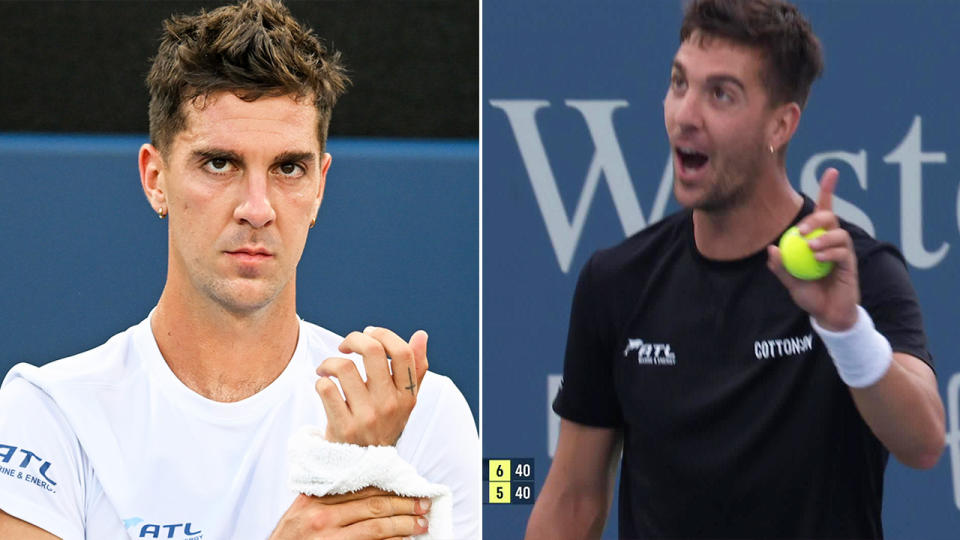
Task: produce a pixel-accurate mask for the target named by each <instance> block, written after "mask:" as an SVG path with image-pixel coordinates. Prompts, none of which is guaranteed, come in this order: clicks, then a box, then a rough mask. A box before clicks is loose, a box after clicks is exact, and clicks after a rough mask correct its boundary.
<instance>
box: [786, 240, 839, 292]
mask: <svg viewBox="0 0 960 540" xmlns="http://www.w3.org/2000/svg"><path fill="white" fill-rule="evenodd" d="M825 232H827V231H825V230H823V229H814V230H813V231H811V232H810V234H808V235H806V236H801V235H800V231H798V230H797V228H796V227H790V228H789V229H787V232H785V233H783V236H781V237H780V255H781V257H782V259H783V266H784V268H786V269H787V272H790V274H791V275H792V276H793V277H796V278H799V279H806V280H813V279H820V278H822V277H823V276H825V275H827V274H829V273H830V271H831V270H833V263H832V262H830V261H818V260H817V259H816V258H815V257H814V256H813V250H811V249H810V245H809V244H807V241H808V240H813V239H814V238H816V237H818V236H820V235H821V234H823V233H825Z"/></svg>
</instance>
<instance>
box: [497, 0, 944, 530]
mask: <svg viewBox="0 0 960 540" xmlns="http://www.w3.org/2000/svg"><path fill="white" fill-rule="evenodd" d="M796 3H797V5H798V6H799V7H800V9H801V11H803V12H804V13H805V14H806V16H807V17H808V18H809V19H810V21H811V23H812V24H813V28H814V31H815V32H816V33H817V34H818V36H819V37H820V40H821V42H822V43H823V46H824V50H825V57H826V71H825V73H824V76H823V77H822V78H821V79H820V80H819V81H817V82H816V83H815V84H814V86H813V90H812V93H811V98H810V101H809V103H808V106H807V109H806V111H805V112H804V114H803V118H802V120H801V122H800V128H799V130H798V132H797V133H796V135H795V136H794V138H793V141H792V142H791V144H790V148H789V152H788V159H787V173H788V176H789V177H790V179H791V181H792V183H793V184H794V186H795V187H797V188H798V189H799V187H800V178H801V171H802V169H803V167H804V165H805V164H806V163H807V161H808V160H809V159H810V158H811V157H812V156H814V155H815V154H819V153H824V152H833V151H845V152H851V153H854V154H857V153H860V152H861V151H863V152H865V159H866V178H867V185H866V187H863V186H861V185H859V184H858V183H857V181H856V180H855V176H854V171H853V169H852V168H851V167H850V166H849V165H847V164H843V163H839V162H836V161H828V162H825V163H824V164H823V165H822V166H821V167H820V168H819V169H818V170H817V172H816V177H817V178H819V175H820V174H821V173H822V170H823V168H825V167H826V166H836V167H837V168H838V169H839V170H840V184H839V187H838V188H837V196H838V197H839V198H840V199H842V200H845V201H847V202H849V203H851V204H853V205H854V206H855V207H857V208H859V209H860V210H861V211H862V212H864V213H865V214H866V215H867V216H869V219H870V220H871V222H872V224H873V225H874V227H875V233H876V236H877V237H878V238H880V239H883V240H886V241H889V242H892V243H893V244H895V245H897V246H898V247H900V248H901V249H902V250H904V251H906V250H908V249H913V250H917V249H919V248H920V247H921V245H922V247H924V248H925V249H926V250H927V251H930V252H933V251H935V250H936V249H937V248H938V247H940V246H941V244H943V243H946V244H949V247H948V249H947V251H946V253H945V255H944V256H943V258H942V259H940V260H939V261H937V263H936V264H934V265H932V266H930V265H929V264H917V261H919V259H917V258H914V261H913V263H912V264H911V265H910V267H909V269H910V273H911V276H912V279H913V283H914V286H915V287H916V289H917V292H918V294H919V297H920V302H921V305H922V308H923V312H924V316H925V324H926V329H927V332H928V336H929V339H930V349H931V351H932V352H933V355H934V358H935V361H936V364H937V373H938V380H939V385H940V392H941V396H943V397H944V400H945V404H946V405H947V408H948V432H951V431H955V430H951V428H950V427H949V426H950V425H951V423H954V424H955V423H956V422H957V418H956V416H957V406H956V401H957V397H956V396H955V395H954V396H950V398H951V399H948V396H947V387H948V383H949V381H950V379H951V377H954V376H957V377H960V374H958V372H960V359H958V356H957V353H956V351H957V349H958V345H960V338H958V333H957V331H956V328H957V326H958V324H957V320H958V315H960V313H958V310H957V307H956V306H957V303H958V302H957V300H958V298H960V282H958V280H957V277H956V276H957V275H958V274H960V229H958V187H960V175H958V174H957V166H956V163H957V161H958V160H960V128H958V126H960V107H958V105H957V97H956V96H957V88H958V86H960V76H958V75H957V66H960V46H958V44H957V40H956V33H957V30H958V29H960V3H958V2H953V1H946V0H944V1H934V0H928V1H916V2H907V1H889V0H888V1H874V0H847V1H843V2H827V1H798V2H796ZM681 18H682V6H681V3H680V2H678V1H676V0H661V1H646V2H633V1H616V2H615V1H601V2H587V1H573V0H564V1H562V2H557V1H545V0H543V1H538V0H522V1H521V0H486V1H484V3H483V29H482V33H483V86H484V87H483V105H482V107H483V110H482V120H483V136H482V143H483V219H484V221H483V250H484V251H483V357H484V362H483V380H484V385H483V394H484V396H483V397H484V400H483V406H484V410H483V429H484V432H483V446H484V456H485V457H488V458H497V457H524V456H529V457H533V458H535V459H536V488H537V490H538V491H539V489H540V488H541V487H542V486H543V482H544V480H545V479H546V475H547V471H548V469H549V466H550V458H549V456H548V453H547V449H548V431H547V430H548V427H547V426H548V421H547V419H548V416H549V412H548V411H549V409H548V406H549V402H550V400H551V399H552V397H553V396H552V395H548V391H547V375H548V374H550V373H554V374H559V373H560V372H561V371H562V364H563V351H564V345H565V340H566V332H567V322H568V317H569V309H570V300H571V297H572V293H573V288H574V285H575V281H576V277H577V274H578V272H579V270H580V268H581V267H582V266H583V264H584V262H585V261H586V259H587V258H588V257H589V255H590V254H591V253H592V252H593V251H594V250H596V249H597V248H599V247H605V246H609V245H612V244H615V243H617V242H619V241H620V240H621V239H623V238H624V236H625V234H626V233H625V231H624V227H623V226H622V225H621V222H620V220H619V218H618V214H617V212H616V211H615V208H614V204H613V198H612V196H611V191H610V190H609V189H608V187H607V183H606V180H605V178H603V177H601V179H600V185H599V187H598V189H597V190H596V193H595V196H594V197H593V200H592V201H591V203H590V206H589V212H588V214H587V218H586V221H585V224H584V227H583V231H582V235H581V237H580V238H579V241H578V242H577V244H576V249H575V251H574V253H573V259H572V263H571V265H570V269H569V271H568V272H564V271H562V270H561V267H560V265H559V264H558V257H557V254H556V253H555V251H554V249H553V247H552V245H551V241H550V237H549V235H548V233H547V228H546V226H545V218H544V216H543V214H542V213H541V210H540V207H539V206H538V201H537V198H536V197H535V195H534V192H533V189H532V182H531V178H530V175H529V174H528V172H527V169H526V168H525V165H524V161H523V159H522V157H521V154H520V151H519V146H518V140H517V138H516V136H515V133H514V131H513V130H512V128H511V123H510V122H509V121H508V116H507V114H506V113H505V111H504V110H503V108H502V102H503V101H509V100H544V101H547V102H549V106H548V107H545V108H542V109H540V110H539V111H538V112H537V113H536V117H535V118H536V122H537V126H538V129H539V137H540V140H541V141H542V144H543V148H544V149H545V152H546V155H547V158H548V160H549V163H550V167H551V169H552V173H553V176H554V177H555V181H556V185H557V189H558V191H559V194H560V196H561V199H562V201H563V204H564V207H565V211H566V216H565V219H566V220H567V221H569V220H570V219H571V216H572V215H573V212H574V209H575V208H576V206H577V201H578V200H579V198H580V196H581V190H582V189H583V185H584V179H585V177H586V172H587V169H588V166H589V164H590V162H591V159H592V158H593V156H594V149H595V147H594V143H593V141H592V139H591V137H590V134H589V132H588V130H587V128H586V124H585V120H584V117H583V116H582V115H581V114H580V112H578V111H577V110H576V109H574V108H572V107H569V106H567V105H565V100H571V99H573V100H624V101H627V102H628V103H629V105H628V106H627V107H625V108H619V109H617V110H616V112H615V113H613V124H614V128H615V130H616V136H617V140H618V141H619V146H620V149H621V151H622V153H623V156H624V159H625V165H626V168H627V170H628V171H629V175H630V180H631V184H632V186H633V189H634V190H635V191H636V197H637V200H638V202H639V205H640V208H641V209H642V212H643V215H644V218H646V219H647V220H650V216H651V208H652V207H653V203H654V199H655V196H656V193H657V190H658V187H659V185H660V179H661V175H662V174H663V172H664V166H665V164H666V161H667V157H668V153H669V148H668V144H667V140H666V137H665V133H664V127H663V111H662V101H663V97H664V95H665V92H666V88H667V83H668V78H669V70H670V63H671V61H672V59H673V55H674V54H675V52H676V49H677V47H678V45H679V28H680V21H681ZM492 102H497V103H501V105H500V106H498V105H494V104H493V103H492ZM916 117H920V118H921V119H922V120H921V121H922V131H921V134H922V149H923V151H924V152H941V153H943V154H944V155H945V156H944V157H945V158H946V163H930V164H925V165H923V167H922V199H921V200H922V208H921V209H920V212H919V213H917V212H905V211H904V210H902V203H903V197H902V196H901V183H902V182H907V184H908V185H907V186H906V187H907V188H908V189H909V190H917V189H918V187H919V183H918V180H919V179H918V178H915V177H909V178H908V177H907V176H904V175H903V174H902V172H901V168H900V167H899V166H898V164H896V163H886V162H884V158H885V157H886V156H887V155H888V154H890V153H891V152H892V151H893V150H894V149H896V148H897V147H898V146H899V145H900V143H901V141H903V140H904V139H905V137H906V136H907V134H908V132H909V130H910V128H911V126H913V125H914V122H915V118H916ZM536 135H537V134H532V135H531V134H527V136H533V137H535V136H536ZM677 209H678V207H677V204H676V202H675V201H674V200H673V198H672V194H671V196H670V202H669V204H668V205H667V213H670V212H673V211H675V210H677ZM838 210H839V209H838ZM839 213H840V214H841V216H843V217H847V218H851V217H852V214H851V213H850V212H848V211H839ZM904 223H907V225H905V224H904ZM912 223H922V229H921V230H922V234H920V233H919V232H917V233H916V234H915V235H914V236H911V234H909V231H910V230H911V229H910V228H911V227H912V225H910V224H912ZM921 239H922V240H921ZM958 382H960V379H958ZM950 401H953V402H954V404H953V406H952V407H951V406H950V405H949V402H950ZM951 440H952V439H951ZM798 451H802V449H798ZM951 456H954V457H955V459H956V462H955V463H953V464H951ZM958 468H960V450H958V449H957V445H956V444H955V445H954V446H953V448H949V447H948V448H947V449H946V451H945V452H944V454H943V457H942V458H941V459H940V461H939V463H938V464H937V466H936V467H935V468H933V469H932V470H929V471H915V470H910V469H907V468H905V467H903V466H902V465H900V464H899V463H897V462H896V461H895V459H893V458H892V459H891V463H890V466H889V467H888V470H887V480H886V485H885V494H884V527H885V531H886V536H887V538H888V539H917V538H923V539H927V540H939V539H944V540H945V539H955V538H957V531H958V530H960V509H958V508H960V499H957V500H956V501H955V490H956V489H960V487H957V486H955V485H954V483H955V481H954V480H953V475H955V474H956V475H957V478H958V480H960V471H958ZM651 496H655V494H651ZM530 509H531V507H530V506H501V505H487V506H485V507H484V531H485V534H484V536H485V537H487V538H520V537H522V534H523V533H522V531H523V530H524V528H525V526H526V520H527V517H528V516H529V511H530ZM611 523H612V524H613V525H612V526H610V524H611ZM615 523H616V502H614V511H613V512H612V515H611V518H610V520H609V521H608V527H607V530H606V532H605V537H607V538H614V537H616V526H615Z"/></svg>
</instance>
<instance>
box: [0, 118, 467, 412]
mask: <svg viewBox="0 0 960 540" xmlns="http://www.w3.org/2000/svg"><path fill="white" fill-rule="evenodd" d="M143 142H146V136H115V137H110V136H79V135H78V136H53V135H14V134H0V203H2V207H3V210H2V211H0V231H2V233H3V239H4V240H3V243H4V248H3V254H4V262H3V264H0V283H2V284H3V287H2V292H0V320H2V321H3V324H2V325H0V340H2V343H3V344H4V351H3V354H2V356H0V374H5V373H6V372H7V370H8V369H9V367H10V366H12V365H13V364H15V363H18V362H29V363H32V364H37V365H39V364H44V363H46V362H49V361H51V360H55V359H57V358H60V357H64V356H68V355H71V354H75V353H78V352H80V351H83V350H86V349H90V348H92V347H95V346H97V345H99V344H101V343H103V342H104V341H106V340H107V338H109V337H110V336H112V335H113V334H116V333H117V332H120V331H122V330H124V329H126V328H128V327H129V326H132V325H134V324H137V323H138V322H140V321H141V320H143V319H144V317H146V315H147V313H148V312H149V311H150V309H152V308H153V306H154V305H156V301H157V299H158V298H159V297H160V292H161V291H162V289H163V284H164V280H165V278H166V265H167V226H166V221H160V220H158V219H157V216H156V214H155V213H154V212H153V210H152V209H151V208H150V205H149V204H148V203H147V200H146V198H145V196H144V194H143V191H142V189H141V187H140V179H139V174H138V172H137V150H138V148H139V147H140V145H141V144H142V143H143ZM328 152H329V153H330V154H331V155H333V165H332V166H331V169H330V173H329V174H328V177H327V187H326V191H325V194H324V200H323V204H322V206H321V208H320V214H319V217H318V219H317V224H316V227H315V228H314V229H313V230H312V231H311V233H310V236H309V238H308V240H307V246H306V249H305V251H304V254H303V258H302V260H301V261H300V266H299V269H298V274H297V279H298V283H297V295H298V298H297V304H298V313H299V315H300V316H301V317H302V318H303V319H305V320H308V321H311V322H314V323H317V324H319V325H321V326H324V327H326V328H328V329H330V330H333V331H334V332H337V333H339V334H341V335H346V334H347V333H349V332H350V331H352V330H357V329H363V328H364V327H365V326H367V325H370V324H375V325H379V326H385V327H388V328H391V329H393V330H394V331H396V332H397V333H398V334H400V335H401V336H405V337H406V336H410V335H411V334H412V333H413V332H414V331H415V330H417V329H418V328H424V329H426V330H427V331H428V332H429V333H430V344H429V350H428V355H429V359H430V369H431V370H433V371H435V372H438V373H441V374H443V375H447V376H449V377H451V378H452V379H453V380H454V382H455V383H456V384H457V386H458V387H459V388H460V390H461V392H463V394H464V396H465V397H466V398H467V401H468V403H469V404H470V407H471V409H472V410H473V413H474V418H475V419H476V417H477V414H478V412H479V407H478V398H479V396H478V393H479V390H478V388H479V382H478V377H479V372H478V371H479V370H478V362H479V358H478V356H479V353H478V343H479V333H478V313H479V305H478V287H479V276H478V266H479V262H478V238H479V231H478V219H479V217H478V202H477V199H478V195H479V194H478V185H477V168H478V148H477V143H476V141H444V140H398V139H397V140H383V139H345V138H339V139H331V140H330V141H329V144H328Z"/></svg>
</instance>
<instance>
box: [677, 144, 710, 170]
mask: <svg viewBox="0 0 960 540" xmlns="http://www.w3.org/2000/svg"><path fill="white" fill-rule="evenodd" d="M677 157H678V158H679V159H680V164H681V165H683V168H684V169H686V170H688V171H696V170H698V169H700V168H701V167H703V166H704V165H706V164H707V161H709V159H710V158H708V157H707V155H706V154H704V153H702V152H697V151H696V150H694V149H692V148H680V147H678V148H677Z"/></svg>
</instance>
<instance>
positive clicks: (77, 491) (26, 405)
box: [0, 367, 84, 540]
mask: <svg viewBox="0 0 960 540" xmlns="http://www.w3.org/2000/svg"><path fill="white" fill-rule="evenodd" d="M16 370H17V367H14V368H13V370H11V372H10V373H9V374H8V375H7V378H6V380H4V383H3V386H2V388H0V411H2V412H0V509H2V510H3V511H4V512H6V513H7V514H10V515H11V516H14V517H16V518H19V519H21V520H23V521H26V522H28V523H31V524H33V525H35V526H37V527H39V528H41V529H44V530H46V531H48V532H50V533H52V534H54V535H56V536H59V537H60V538H62V539H63V540H84V532H83V508H84V502H83V498H84V497H83V493H84V481H83V478H84V474H83V468H82V467H83V465H82V462H83V457H82V450H81V449H80V443H79V441H77V438H76V436H75V435H74V434H73V430H72V429H71V428H70V426H69V424H68V423H67V421H66V419H65V418H64V417H63V414H62V413H61V411H60V409H59V408H58V407H57V405H56V403H55V402H54V401H53V400H52V399H51V398H50V396H48V395H47V394H46V393H45V392H44V391H43V390H41V389H40V388H38V387H36V386H34V385H33V384H32V383H30V382H28V381H27V380H25V379H23V378H22V377H20V376H17V375H16V373H15V372H16Z"/></svg>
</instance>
